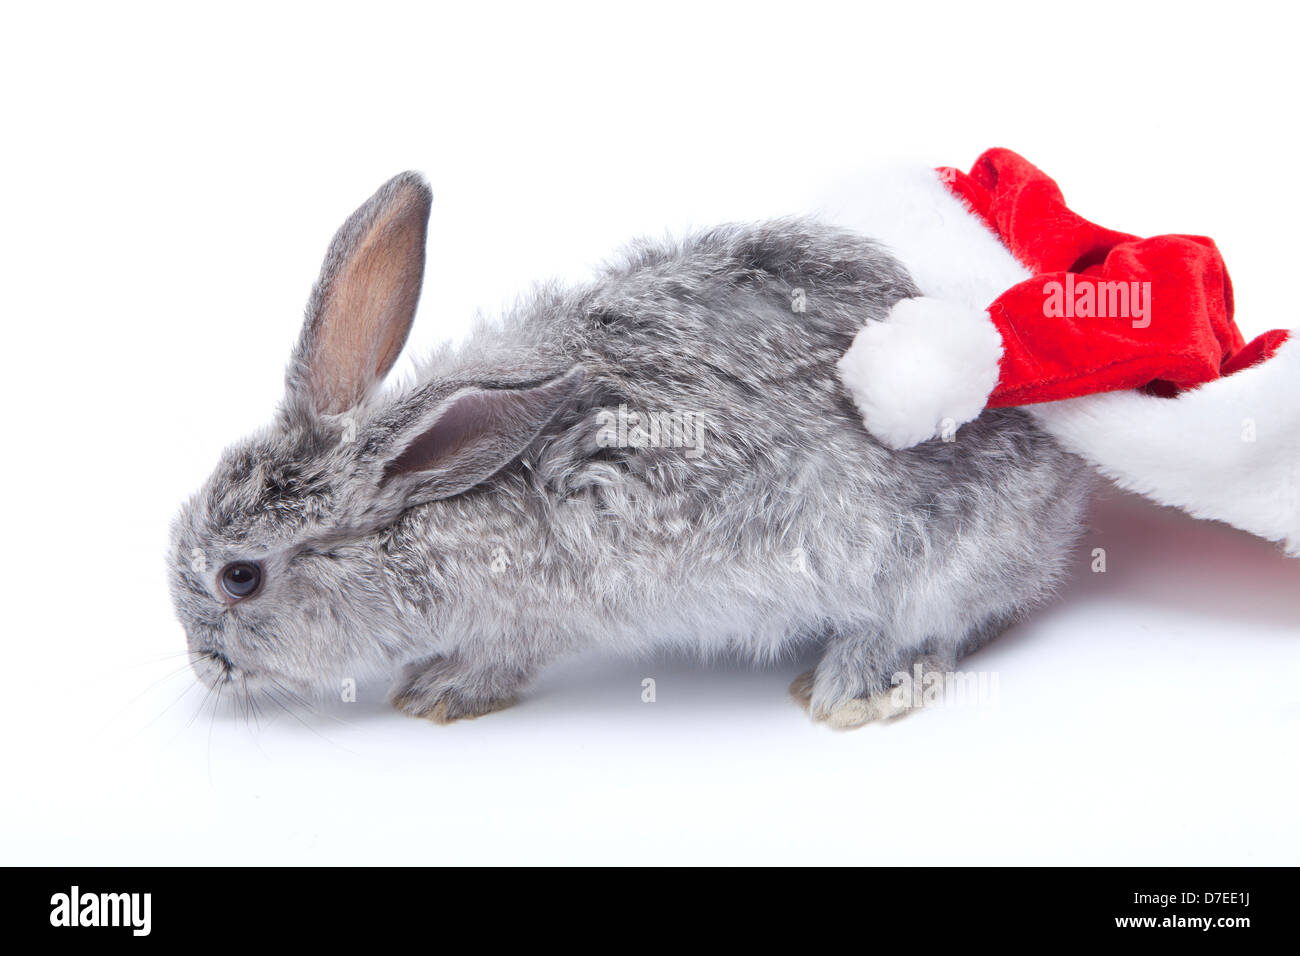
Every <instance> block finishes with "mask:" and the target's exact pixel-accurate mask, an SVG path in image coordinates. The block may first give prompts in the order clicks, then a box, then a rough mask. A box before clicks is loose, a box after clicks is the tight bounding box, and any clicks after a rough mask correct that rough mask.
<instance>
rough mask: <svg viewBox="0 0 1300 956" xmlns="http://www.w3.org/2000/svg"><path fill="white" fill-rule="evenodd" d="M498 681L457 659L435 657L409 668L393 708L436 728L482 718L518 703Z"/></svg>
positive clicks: (404, 675) (394, 699) (394, 700)
mask: <svg viewBox="0 0 1300 956" xmlns="http://www.w3.org/2000/svg"><path fill="white" fill-rule="evenodd" d="M496 683H498V682H497V681H494V680H492V679H490V677H488V676H487V675H483V674H480V673H477V672H475V671H473V670H471V669H469V668H466V667H465V666H463V665H462V664H461V663H460V662H459V660H458V659H457V658H455V657H435V658H433V659H432V660H427V661H421V662H419V663H418V664H412V665H411V666H409V667H407V668H406V670H405V672H404V673H403V675H402V680H401V683H400V684H399V685H398V686H399V689H398V691H397V692H396V693H395V694H394V695H393V706H394V707H396V708H397V709H398V710H400V711H401V712H402V713H404V714H406V715H407V716H409V717H423V718H425V719H426V720H432V721H433V722H434V723H435V724H449V723H451V722H452V721H454V720H468V719H470V718H473V717H482V716H483V715H484V714H490V713H492V712H493V711H497V710H504V709H505V708H507V707H509V706H510V705H511V704H513V703H514V702H515V697H514V695H513V694H512V693H508V692H503V691H502V690H501V688H498V687H496V686H494V685H495V684H496Z"/></svg>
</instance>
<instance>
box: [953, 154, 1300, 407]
mask: <svg viewBox="0 0 1300 956" xmlns="http://www.w3.org/2000/svg"><path fill="white" fill-rule="evenodd" d="M939 174H940V179H941V181H943V182H944V183H945V184H946V185H947V186H948V188H949V189H950V190H951V191H952V192H953V193H954V194H956V195H957V196H959V197H960V198H961V199H963V200H964V201H965V202H966V204H967V205H968V206H969V207H970V209H971V210H972V211H973V212H974V213H975V214H976V215H978V216H979V217H980V218H981V219H982V220H983V222H984V223H985V225H987V226H988V228H989V229H991V230H992V231H993V232H994V233H995V234H996V235H997V237H998V238H999V239H1000V240H1001V241H1002V243H1003V245H1005V246H1006V247H1007V248H1008V249H1009V250H1010V252H1011V254H1012V255H1014V256H1015V257H1016V259H1017V260H1019V261H1020V262H1021V263H1022V264H1023V265H1024V266H1025V267H1026V269H1028V270H1029V271H1030V272H1031V273H1033V278H1031V279H1027V280H1025V281H1024V282H1021V283H1019V284H1017V285H1015V286H1013V287H1012V288H1010V289H1008V290H1007V291H1006V292H1004V293H1003V294H1002V295H1000V296H998V298H997V299H995V300H994V301H993V302H992V303H990V304H989V306H988V314H989V317H990V319H991V320H992V321H993V323H994V325H995V326H996V327H997V329H998V332H999V334H1000V336H1001V338H1002V343H1003V354H1002V360H1001V362H1000V366H999V375H998V382H997V385H996V387H995V388H994V389H993V391H992V393H991V394H990V395H989V399H988V402H987V404H988V405H989V406H994V407H996V406H1007V405H1028V404H1033V403H1035V402H1046V401H1056V400H1059V399H1063V398H1075V397H1077V396H1080V395H1091V394H1096V393H1098V392H1109V391H1116V390H1119V389H1128V388H1148V389H1150V390H1152V391H1153V392H1155V393H1157V394H1162V395H1172V394H1175V393H1177V392H1178V391H1180V390H1183V389H1187V388H1194V387H1195V386H1197V385H1202V384H1204V383H1205V382H1208V381H1211V380H1213V379H1215V378H1218V377H1219V376H1220V375H1223V374H1230V373H1231V372H1232V371H1235V370H1237V369H1240V368H1243V367H1247V366H1248V365H1250V364H1253V363H1255V362H1258V361H1261V360H1263V359H1264V358H1266V357H1267V356H1269V355H1271V354H1272V353H1273V352H1274V351H1276V349H1277V347H1278V346H1279V345H1281V343H1282V341H1284V340H1285V338H1286V335H1287V333H1286V332H1284V331H1274V332H1269V333H1266V334H1265V335H1264V336H1261V337H1260V338H1258V339H1256V340H1255V341H1254V342H1252V343H1250V344H1249V345H1247V343H1246V342H1245V340H1244V339H1243V338H1242V335H1241V332H1240V331H1239V330H1238V329H1237V326H1236V323H1235V322H1234V321H1233V301H1232V282H1231V280H1230V279H1229V277H1228V271H1227V268H1226V267H1225V266H1224V263H1223V257H1222V256H1221V255H1220V254H1219V250H1218V247H1217V246H1215V244H1214V242H1213V240H1211V239H1208V238H1206V237H1204V236H1187V235H1162V236H1154V237H1151V238H1149V239H1140V238H1138V237H1137V236H1132V235H1129V234H1127V233H1123V232H1117V231H1115V230H1113V229H1106V228H1104V227H1102V226H1098V225H1096V224H1094V223H1091V222H1089V221H1088V220H1086V219H1084V218H1083V217H1082V216H1080V215H1078V214H1077V213H1075V212H1073V211H1072V210H1071V209H1070V208H1069V207H1068V206H1066V204H1065V198H1064V196H1062V194H1061V190H1060V188H1059V187H1058V186H1057V185H1056V183H1055V182H1054V181H1053V180H1052V179H1051V178H1049V177H1048V176H1047V175H1046V174H1045V173H1043V172H1042V171H1041V170H1039V169H1038V168H1037V167H1035V166H1034V165H1032V164H1031V163H1029V162H1028V161H1026V160H1025V159H1024V158H1023V157H1021V156H1019V155H1017V154H1016V153H1013V152H1012V151H1011V150H1008V149H991V150H989V151H988V152H986V153H984V154H983V155H982V156H980V158H979V159H978V160H976V162H975V165H974V166H973V167H972V168H971V171H970V172H969V173H963V172H960V171H959V170H955V169H951V168H941V169H940V170H939Z"/></svg>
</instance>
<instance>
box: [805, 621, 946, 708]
mask: <svg viewBox="0 0 1300 956" xmlns="http://www.w3.org/2000/svg"><path fill="white" fill-rule="evenodd" d="M955 662H956V653H955V649H954V650H951V651H946V650H941V651H938V652H930V653H924V652H922V650H921V649H919V648H914V649H912V650H911V651H905V650H900V648H899V647H898V646H897V645H895V644H893V643H892V642H890V641H888V640H887V639H884V638H882V637H881V635H880V634H879V633H877V632H874V631H850V632H845V633H839V634H836V635H835V636H833V637H832V638H831V639H830V640H829V641H827V643H826V645H825V649H824V650H823V652H822V658H821V660H820V661H819V662H818V663H817V667H816V668H815V669H814V670H811V671H809V672H808V673H806V674H802V675H800V676H799V677H797V678H795V681H794V683H792V684H791V685H790V694H791V695H792V696H793V697H794V699H795V700H796V701H798V702H799V703H800V704H801V705H802V706H803V707H804V708H806V709H807V710H808V712H809V714H811V716H812V717H813V719H814V720H819V721H823V722H825V723H827V724H830V725H831V726H832V727H837V728H849V727H860V726H862V725H863V724H865V723H869V722H870V721H873V720H888V719H890V718H893V717H900V716H902V715H903V714H906V713H908V712H909V711H911V710H912V708H913V707H914V706H915V703H916V702H915V700H914V699H913V695H911V694H909V693H907V690H906V687H904V688H902V689H901V690H900V689H899V688H897V687H895V681H894V675H895V674H897V673H899V672H905V673H906V674H907V676H908V677H909V679H914V678H915V677H916V676H918V671H917V670H916V668H918V667H920V668H921V670H920V671H919V674H920V675H922V676H923V675H924V674H927V673H930V672H934V671H940V672H943V671H948V670H951V669H952V667H953V666H954V665H955ZM908 686H910V684H909V685H908Z"/></svg>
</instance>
